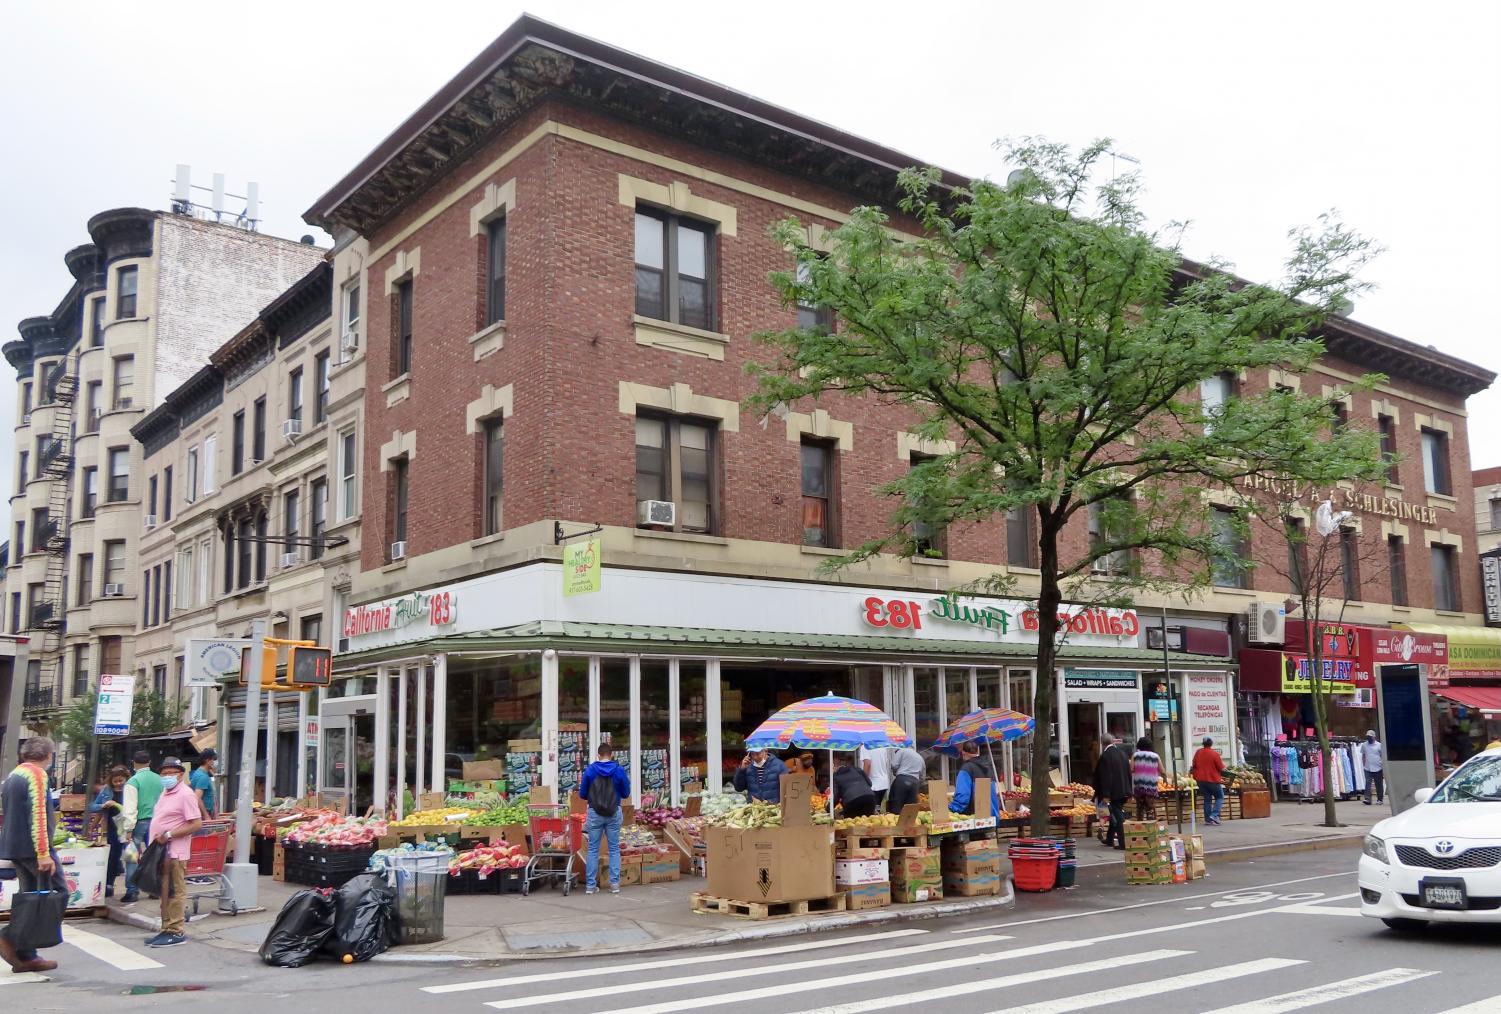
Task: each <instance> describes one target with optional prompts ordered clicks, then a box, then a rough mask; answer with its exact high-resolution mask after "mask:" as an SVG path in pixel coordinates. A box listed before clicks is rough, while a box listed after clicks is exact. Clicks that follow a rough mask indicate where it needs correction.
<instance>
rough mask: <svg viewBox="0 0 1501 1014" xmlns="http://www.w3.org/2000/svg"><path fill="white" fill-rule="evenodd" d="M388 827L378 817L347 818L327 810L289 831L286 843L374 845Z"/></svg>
mask: <svg viewBox="0 0 1501 1014" xmlns="http://www.w3.org/2000/svg"><path fill="white" fill-rule="evenodd" d="M387 827H388V825H387V823H386V821H384V820H378V819H376V818H374V817H370V818H366V817H345V816H342V815H340V814H337V813H333V812H332V811H325V812H324V813H322V814H320V815H319V816H317V817H314V818H313V819H312V820H305V821H303V822H302V823H301V824H294V825H293V826H292V827H290V828H288V829H287V833H286V836H285V841H286V843H287V844H288V845H351V846H362V845H374V844H375V840H376V839H377V838H379V837H380V836H381V835H383V834H385V833H386V831H387Z"/></svg>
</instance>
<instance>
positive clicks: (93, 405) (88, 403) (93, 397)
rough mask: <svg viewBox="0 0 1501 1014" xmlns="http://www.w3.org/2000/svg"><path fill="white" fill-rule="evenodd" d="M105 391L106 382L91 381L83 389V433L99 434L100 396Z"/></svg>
mask: <svg viewBox="0 0 1501 1014" xmlns="http://www.w3.org/2000/svg"><path fill="white" fill-rule="evenodd" d="M103 391H104V381H102V380H91V381H89V382H88V384H87V386H85V387H84V389H83V431H84V432H85V433H98V432H99V415H100V412H99V405H100V399H99V395H100V394H101V393H103Z"/></svg>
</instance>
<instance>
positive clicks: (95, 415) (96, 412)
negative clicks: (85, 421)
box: [89, 408, 104, 426]
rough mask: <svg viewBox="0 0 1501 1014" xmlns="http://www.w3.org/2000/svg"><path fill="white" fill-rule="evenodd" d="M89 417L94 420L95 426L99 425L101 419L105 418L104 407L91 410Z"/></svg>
mask: <svg viewBox="0 0 1501 1014" xmlns="http://www.w3.org/2000/svg"><path fill="white" fill-rule="evenodd" d="M89 418H90V419H92V420H93V421H94V425H95V426H98V425H99V420H100V419H103V418H104V409H102V408H96V409H93V410H91V411H90V412H89Z"/></svg>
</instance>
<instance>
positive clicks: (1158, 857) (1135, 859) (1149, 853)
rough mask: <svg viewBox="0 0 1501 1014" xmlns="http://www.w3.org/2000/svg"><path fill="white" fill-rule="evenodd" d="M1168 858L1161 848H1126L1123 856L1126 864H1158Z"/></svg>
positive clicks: (1164, 850)
mask: <svg viewBox="0 0 1501 1014" xmlns="http://www.w3.org/2000/svg"><path fill="white" fill-rule="evenodd" d="M1170 858H1171V857H1170V856H1169V855H1168V852H1167V849H1163V848H1156V849H1127V850H1126V856H1125V859H1126V865H1127V866H1160V865H1161V864H1163V863H1166V862H1167V861H1168V860H1169V859H1170Z"/></svg>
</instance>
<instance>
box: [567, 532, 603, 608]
mask: <svg viewBox="0 0 1501 1014" xmlns="http://www.w3.org/2000/svg"><path fill="white" fill-rule="evenodd" d="M599 588H600V540H599V539H589V540H588V541H586V542H575V543H570V544H569V545H566V546H564V547H563V595H564V596H565V597H566V596H569V595H588V594H589V593H590V592H597V591H599Z"/></svg>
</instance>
